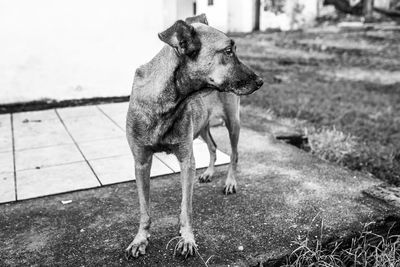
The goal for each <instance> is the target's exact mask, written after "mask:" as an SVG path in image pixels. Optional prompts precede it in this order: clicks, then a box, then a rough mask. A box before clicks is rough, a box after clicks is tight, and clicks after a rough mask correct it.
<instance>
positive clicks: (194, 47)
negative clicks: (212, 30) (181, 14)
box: [158, 20, 201, 57]
mask: <svg viewBox="0 0 400 267" xmlns="http://www.w3.org/2000/svg"><path fill="white" fill-rule="evenodd" d="M158 37H159V38H160V40H161V41H163V42H165V43H167V44H169V45H170V46H172V47H173V48H174V49H175V51H176V52H177V53H178V54H179V55H187V56H190V57H193V56H195V55H196V54H197V52H198V51H199V50H200V47H201V43H200V39H199V37H198V36H197V33H196V30H195V29H194V28H193V26H191V25H189V24H187V23H186V22H184V21H183V20H178V21H177V22H175V23H174V25H172V26H171V27H169V28H168V29H166V30H165V31H163V32H161V33H159V34H158Z"/></svg>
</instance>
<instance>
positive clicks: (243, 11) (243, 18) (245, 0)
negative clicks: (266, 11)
mask: <svg viewBox="0 0 400 267" xmlns="http://www.w3.org/2000/svg"><path fill="white" fill-rule="evenodd" d="M216 1H218V0H216ZM255 3H256V1H255V0H229V4H228V8H229V9H228V12H229V13H228V31H229V32H251V31H252V30H253V29H254V23H255V12H256V10H255V8H256V7H255Z"/></svg>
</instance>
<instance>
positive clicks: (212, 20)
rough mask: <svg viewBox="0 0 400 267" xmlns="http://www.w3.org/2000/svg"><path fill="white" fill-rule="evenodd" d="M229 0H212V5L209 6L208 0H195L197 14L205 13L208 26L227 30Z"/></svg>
mask: <svg viewBox="0 0 400 267" xmlns="http://www.w3.org/2000/svg"><path fill="white" fill-rule="evenodd" d="M230 1H231V0H214V5H212V6H209V5H208V0H197V14H201V13H205V14H206V15H207V20H208V23H209V24H210V26H212V27H214V28H216V29H218V30H220V31H223V32H227V31H228V30H229V28H228V3H230Z"/></svg>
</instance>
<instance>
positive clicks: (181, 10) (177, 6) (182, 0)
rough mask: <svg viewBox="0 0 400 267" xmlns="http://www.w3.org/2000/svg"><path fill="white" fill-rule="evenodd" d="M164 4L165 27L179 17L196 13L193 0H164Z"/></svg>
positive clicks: (183, 17) (182, 17)
mask: <svg viewBox="0 0 400 267" xmlns="http://www.w3.org/2000/svg"><path fill="white" fill-rule="evenodd" d="M150 2H151V1H150ZM163 6H164V8H163V16H164V27H165V28H167V27H169V26H171V25H172V24H173V23H174V22H175V21H176V20H177V19H185V18H187V17H190V16H193V15H194V14H193V0H163Z"/></svg>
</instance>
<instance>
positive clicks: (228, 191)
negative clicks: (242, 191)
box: [223, 180, 237, 195]
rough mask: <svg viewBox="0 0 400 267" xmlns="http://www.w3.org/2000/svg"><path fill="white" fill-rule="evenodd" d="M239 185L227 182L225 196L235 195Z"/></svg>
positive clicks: (234, 182)
mask: <svg viewBox="0 0 400 267" xmlns="http://www.w3.org/2000/svg"><path fill="white" fill-rule="evenodd" d="M236 187H237V183H236V181H235V180H234V181H226V182H225V187H224V190H223V193H224V194H225V195H230V194H235V193H236Z"/></svg>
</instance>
